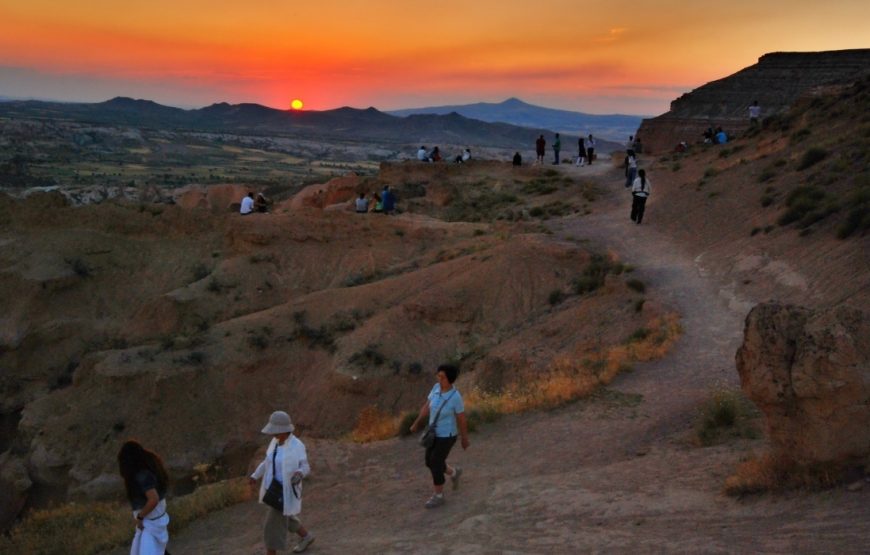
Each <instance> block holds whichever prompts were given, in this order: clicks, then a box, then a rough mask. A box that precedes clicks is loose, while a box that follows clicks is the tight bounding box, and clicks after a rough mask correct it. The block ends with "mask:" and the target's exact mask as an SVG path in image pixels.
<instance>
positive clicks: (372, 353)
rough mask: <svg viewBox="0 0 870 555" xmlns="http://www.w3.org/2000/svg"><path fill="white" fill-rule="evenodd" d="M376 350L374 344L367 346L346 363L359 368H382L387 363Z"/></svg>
mask: <svg viewBox="0 0 870 555" xmlns="http://www.w3.org/2000/svg"><path fill="white" fill-rule="evenodd" d="M378 348H379V347H378V345H375V344H370V345H367V346H366V348H365V349H363V350H362V351H359V352H357V353H354V354H352V355H351V356H350V359H348V362H350V363H351V364H354V365H356V366H361V367H368V366H382V365H383V364H384V362H386V361H387V357H385V356H384V355H383V354H382V353H381V352H380V351H379V350H378Z"/></svg>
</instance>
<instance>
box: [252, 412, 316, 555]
mask: <svg viewBox="0 0 870 555" xmlns="http://www.w3.org/2000/svg"><path fill="white" fill-rule="evenodd" d="M293 429H294V426H293V423H292V422H291V421H290V415H288V414H287V413H286V412H284V411H280V410H279V411H275V412H273V413H272V415H271V416H270V417H269V423H268V424H266V426H265V427H264V428H263V429H262V430H261V431H262V432H263V433H264V434H268V435H271V436H272V441H271V442H270V443H269V448H268V449H266V458H265V459H264V460H263V462H261V463H260V465H259V466H258V467H257V470H255V471H254V473H253V474H251V483H252V484H255V483H256V481H257V480H262V481H261V482H260V503H263V504H264V505H268V507H269V509H268V512H267V514H266V522H265V524H264V526H263V542H264V543H265V544H266V553H267V555H275V554H276V553H277V552H278V550H284V549H286V547H287V531H288V530H289V531H290V532H295V533H296V534H297V535H298V536H299V537H300V538H301V539H300V541H299V543H298V544H296V547H294V548H293V552H294V553H302V552H303V551H305V550H306V549H307V548H308V546H309V545H311V543H312V542H313V541H314V534H312V533H310V532H309V531H308V530H306V529H305V527H304V526H302V522H301V521H300V520H299V512H300V511H301V510H302V478H304V477H305V476H308V473H309V472H310V471H311V469H310V467H309V466H308V456H307V455H306V453H305V445H303V444H302V442H301V441H299V438H298V437H296V436H294V435H293Z"/></svg>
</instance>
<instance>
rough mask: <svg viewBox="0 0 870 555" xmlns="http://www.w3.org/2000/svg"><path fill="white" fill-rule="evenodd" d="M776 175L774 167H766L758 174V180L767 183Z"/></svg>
mask: <svg viewBox="0 0 870 555" xmlns="http://www.w3.org/2000/svg"><path fill="white" fill-rule="evenodd" d="M774 177H776V170H774V169H773V168H764V169H763V170H761V173H760V174H759V175H758V181H760V182H761V183H766V182H768V181H770V180H771V179H773V178H774Z"/></svg>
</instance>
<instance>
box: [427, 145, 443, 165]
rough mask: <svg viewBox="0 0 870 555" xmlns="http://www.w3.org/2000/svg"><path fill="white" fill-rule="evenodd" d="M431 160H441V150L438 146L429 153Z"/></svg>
mask: <svg viewBox="0 0 870 555" xmlns="http://www.w3.org/2000/svg"><path fill="white" fill-rule="evenodd" d="M429 161H430V162H440V161H441V151H440V150H438V147H437V146H436V147H435V148H433V149H432V152H430V153H429Z"/></svg>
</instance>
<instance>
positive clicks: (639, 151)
mask: <svg viewBox="0 0 870 555" xmlns="http://www.w3.org/2000/svg"><path fill="white" fill-rule="evenodd" d="M632 150H633V151H634V153H635V155H637V154H643V143H641V142H640V137H635V138H634V146H633V147H632Z"/></svg>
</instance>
